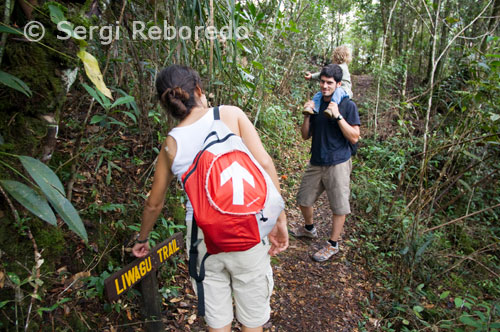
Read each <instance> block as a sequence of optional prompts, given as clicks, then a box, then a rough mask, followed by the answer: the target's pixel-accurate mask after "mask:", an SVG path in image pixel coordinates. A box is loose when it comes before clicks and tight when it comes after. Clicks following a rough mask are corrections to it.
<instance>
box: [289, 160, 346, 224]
mask: <svg viewBox="0 0 500 332" xmlns="http://www.w3.org/2000/svg"><path fill="white" fill-rule="evenodd" d="M351 170H352V161H351V159H349V160H347V161H345V162H343V163H341V164H337V165H333V166H314V165H311V164H309V165H308V166H307V169H306V171H305V173H304V176H303V177H302V182H301V183H300V188H299V192H298V193H297V204H298V205H300V206H313V205H314V202H316V200H317V199H318V197H319V195H321V194H322V193H323V191H325V190H326V194H327V195H328V201H329V202H330V208H331V209H332V213H333V214H336V215H340V216H342V215H345V214H349V213H351V206H350V205H349V195H350V193H351V190H350V183H351V179H350V176H351Z"/></svg>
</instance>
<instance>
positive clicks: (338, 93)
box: [331, 87, 349, 105]
mask: <svg viewBox="0 0 500 332" xmlns="http://www.w3.org/2000/svg"><path fill="white" fill-rule="evenodd" d="M346 97H349V95H348V94H347V92H345V90H344V88H342V87H338V88H337V89H335V92H334V93H333V95H332V100H331V102H333V103H335V104H337V105H340V102H341V101H342V99H344V98H346Z"/></svg>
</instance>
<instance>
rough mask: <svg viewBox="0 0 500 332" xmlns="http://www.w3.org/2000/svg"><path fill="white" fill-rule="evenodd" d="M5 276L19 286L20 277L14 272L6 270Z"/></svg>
mask: <svg viewBox="0 0 500 332" xmlns="http://www.w3.org/2000/svg"><path fill="white" fill-rule="evenodd" d="M7 276H8V277H9V279H10V281H12V282H13V283H14V284H16V285H18V286H20V285H21V279H19V277H18V276H17V274H15V273H14V272H7Z"/></svg>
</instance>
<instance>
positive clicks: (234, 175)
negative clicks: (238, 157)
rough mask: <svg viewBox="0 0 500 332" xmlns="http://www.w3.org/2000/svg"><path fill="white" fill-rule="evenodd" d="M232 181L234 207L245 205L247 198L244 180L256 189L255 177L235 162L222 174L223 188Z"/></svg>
mask: <svg viewBox="0 0 500 332" xmlns="http://www.w3.org/2000/svg"><path fill="white" fill-rule="evenodd" d="M230 179H233V205H243V204H244V198H245V195H244V186H243V180H245V181H246V182H248V184H250V185H251V186H252V187H253V188H255V181H254V177H253V176H252V174H250V172H249V171H248V170H247V169H246V168H244V167H243V166H241V165H240V164H238V162H237V161H235V162H233V163H232V164H231V166H229V167H228V168H226V169H225V170H224V171H222V173H220V185H221V187H222V186H223V185H224V184H225V183H226V182H227V181H229V180H230Z"/></svg>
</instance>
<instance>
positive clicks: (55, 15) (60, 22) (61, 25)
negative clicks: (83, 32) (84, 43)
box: [49, 5, 83, 40]
mask: <svg viewBox="0 0 500 332" xmlns="http://www.w3.org/2000/svg"><path fill="white" fill-rule="evenodd" d="M49 11H50V20H51V21H52V22H54V23H55V24H56V25H57V29H58V30H60V31H61V32H64V33H67V34H68V35H69V36H71V37H72V38H75V39H78V40H83V37H80V36H79V35H77V34H76V33H75V31H74V30H73V24H72V23H71V22H68V21H67V19H66V17H65V16H64V13H63V12H62V10H61V8H59V7H58V6H55V5H49Z"/></svg>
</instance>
